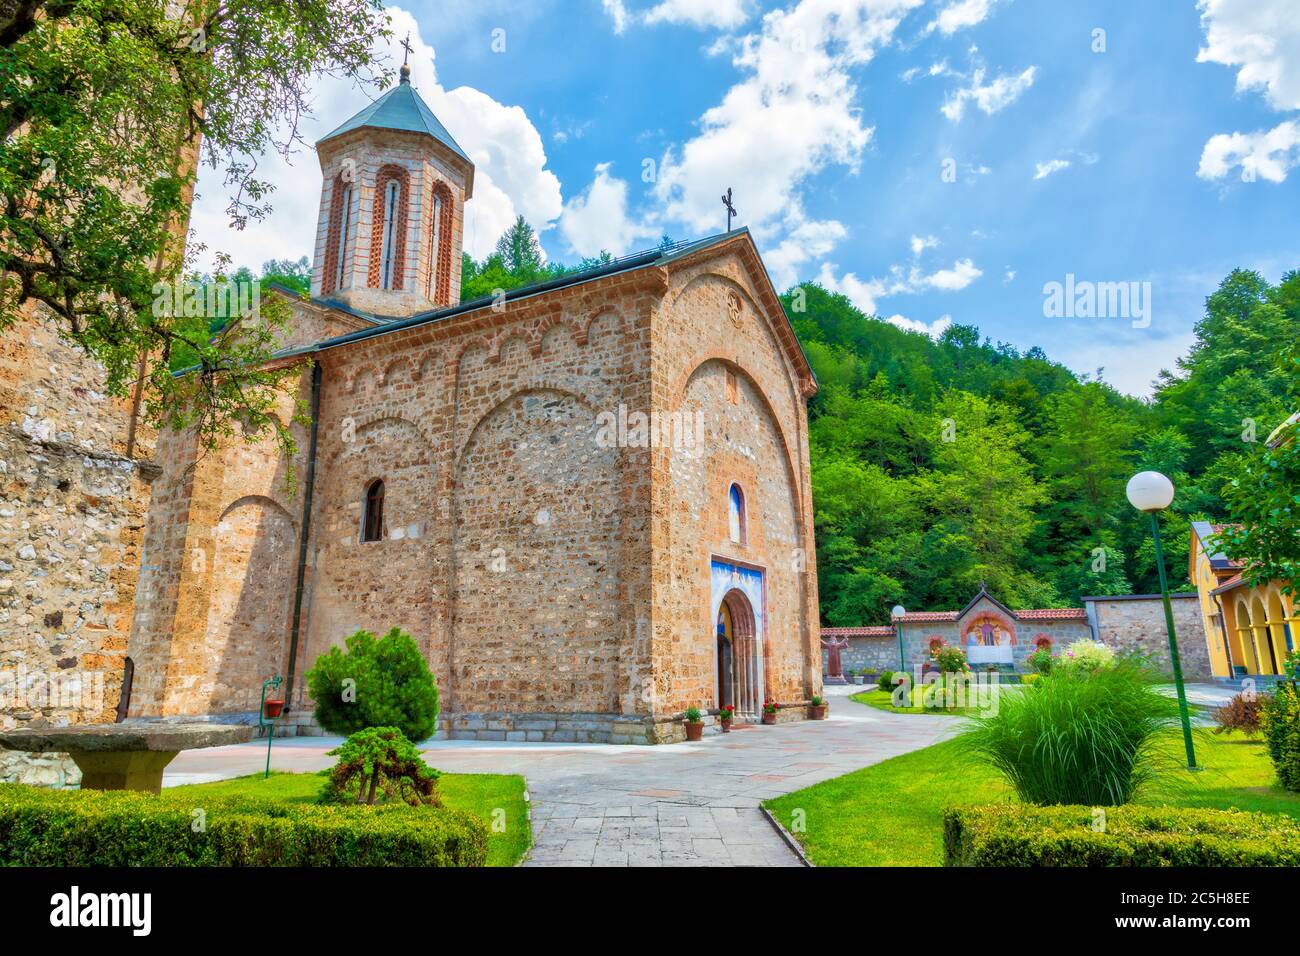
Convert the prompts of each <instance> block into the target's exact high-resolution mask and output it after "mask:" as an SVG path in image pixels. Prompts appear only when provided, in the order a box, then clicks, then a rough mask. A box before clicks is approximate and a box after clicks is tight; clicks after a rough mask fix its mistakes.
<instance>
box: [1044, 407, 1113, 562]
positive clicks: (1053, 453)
mask: <svg viewBox="0 0 1300 956" xmlns="http://www.w3.org/2000/svg"><path fill="white" fill-rule="evenodd" d="M1135 432H1136V428H1135V426H1134V422H1133V421H1132V419H1130V418H1129V417H1128V416H1127V415H1126V414H1125V413H1124V412H1123V411H1122V410H1121V409H1119V408H1118V407H1116V404H1115V403H1114V401H1113V392H1112V391H1111V390H1110V389H1109V388H1107V387H1106V386H1105V385H1103V384H1101V383H1100V382H1088V383H1087V384H1084V385H1082V386H1080V387H1079V388H1077V389H1072V390H1069V391H1065V392H1061V393H1060V394H1058V395H1056V396H1054V397H1053V398H1052V399H1051V400H1050V402H1049V409H1048V430H1047V434H1046V435H1045V436H1044V438H1043V441H1042V443H1041V446H1040V448H1041V450H1040V453H1039V459H1040V463H1041V465H1042V469H1043V472H1044V474H1045V475H1046V476H1047V479H1048V482H1049V485H1050V489H1049V493H1050V496H1051V499H1052V501H1053V505H1052V507H1051V508H1049V509H1048V511H1049V515H1050V520H1051V521H1052V522H1053V524H1055V526H1056V527H1057V528H1058V529H1059V532H1060V533H1063V534H1064V535H1066V536H1067V537H1069V538H1071V539H1077V538H1080V537H1083V538H1087V537H1094V536H1096V535H1097V534H1098V533H1100V532H1102V531H1104V530H1108V529H1113V528H1114V527H1115V526H1116V524H1117V523H1118V521H1119V518H1120V516H1121V515H1122V514H1123V513H1124V512H1123V509H1125V508H1127V507H1128V504H1127V502H1126V500H1125V497H1124V485H1125V482H1126V481H1127V480H1128V478H1129V477H1130V474H1131V471H1132V464H1131V461H1132V445H1133V439H1134V435H1135Z"/></svg>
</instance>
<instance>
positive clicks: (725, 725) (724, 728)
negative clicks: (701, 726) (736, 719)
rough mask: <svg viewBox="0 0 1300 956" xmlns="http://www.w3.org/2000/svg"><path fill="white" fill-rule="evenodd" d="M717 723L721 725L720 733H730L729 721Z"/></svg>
mask: <svg viewBox="0 0 1300 956" xmlns="http://www.w3.org/2000/svg"><path fill="white" fill-rule="evenodd" d="M718 723H720V724H721V725H722V732H723V733H724V734H729V733H731V721H729V720H720V721H718Z"/></svg>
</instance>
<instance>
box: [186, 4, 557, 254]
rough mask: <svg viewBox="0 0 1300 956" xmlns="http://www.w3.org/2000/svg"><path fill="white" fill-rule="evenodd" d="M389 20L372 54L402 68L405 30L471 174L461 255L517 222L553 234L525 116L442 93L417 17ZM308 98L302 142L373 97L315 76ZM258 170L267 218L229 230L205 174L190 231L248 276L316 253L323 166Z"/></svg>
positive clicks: (394, 12)
mask: <svg viewBox="0 0 1300 956" xmlns="http://www.w3.org/2000/svg"><path fill="white" fill-rule="evenodd" d="M387 12H388V14H389V15H390V16H391V17H392V31H393V33H392V37H391V39H390V40H389V42H388V45H387V47H385V48H383V49H381V50H380V51H378V52H380V53H383V54H386V55H387V56H388V57H389V62H390V63H400V62H401V60H402V53H403V51H402V49H401V48H400V46H399V42H400V39H401V38H402V37H404V36H405V35H406V32H407V30H409V31H410V32H411V44H412V54H411V74H412V75H411V81H412V83H414V85H415V88H416V90H417V91H418V92H419V94H420V96H422V97H423V98H424V101H425V102H426V103H428V105H429V108H430V109H432V110H433V112H434V113H435V114H436V115H437V117H438V118H439V119H440V120H441V121H442V123H443V125H445V126H446V127H447V129H448V130H450V131H451V134H452V136H454V137H455V139H456V142H457V143H459V144H460V146H461V148H462V149H463V150H464V151H465V153H466V154H467V155H468V156H469V157H470V159H472V160H473V161H474V164H475V166H476V170H475V176H474V198H473V199H471V200H470V201H469V203H467V204H466V206H465V251H466V252H469V253H470V254H471V255H474V256H476V257H482V256H484V255H486V254H487V253H489V252H490V251H491V250H492V248H493V247H494V246H495V245H496V241H497V238H498V237H499V236H500V235H501V233H502V232H504V231H505V229H506V228H507V227H508V226H509V225H510V224H511V223H512V222H513V221H514V219H515V217H516V216H517V215H522V216H523V217H524V218H525V219H527V220H528V221H529V223H531V224H532V225H533V227H534V228H536V229H538V230H543V229H546V228H549V227H550V226H551V225H552V224H553V222H554V220H555V219H556V217H558V216H559V215H560V212H561V210H562V208H563V201H562V199H561V195H560V181H559V180H558V179H557V178H556V176H555V174H554V173H552V172H551V171H550V170H548V169H547V168H546V162H547V160H546V151H545V149H544V147H543V145H542V138H541V136H540V135H539V134H538V132H537V129H536V128H535V127H534V126H533V124H532V121H531V120H529V118H528V116H527V114H526V113H524V111H523V110H522V109H521V108H520V107H518V106H506V105H504V104H502V103H498V102H497V101H496V100H494V99H492V97H490V96H488V95H487V94H486V93H483V92H481V91H479V90H476V89H474V88H472V87H468V86H461V87H457V88H455V89H451V90H449V89H446V88H445V87H443V86H442V85H441V84H440V83H439V82H438V76H437V70H436V68H435V65H434V59H435V53H434V49H433V47H431V46H429V45H428V44H426V43H425V42H424V41H423V40H422V39H421V36H420V27H419V24H418V23H417V22H416V20H415V18H414V17H413V16H412V15H411V14H410V13H408V12H407V11H405V10H403V9H402V8H400V7H389V8H387ZM312 93H313V104H314V112H313V115H312V116H311V117H309V118H306V119H305V120H304V121H303V122H302V124H301V132H302V134H303V138H304V139H305V140H306V141H307V142H308V143H314V142H315V140H316V139H318V138H320V137H321V136H324V135H325V134H327V133H328V132H330V131H331V130H332V129H334V128H335V127H336V126H338V125H340V124H341V123H343V122H344V121H345V120H346V119H348V117H350V116H352V115H353V114H355V113H357V112H358V111H360V110H361V109H362V108H363V107H364V106H365V105H366V103H367V101H368V98H369V97H373V96H374V95H375V93H374V90H373V89H370V90H367V91H365V92H362V91H361V90H359V89H358V88H357V87H356V85H355V84H353V83H351V82H349V81H347V80H343V79H338V78H334V77H322V78H320V79H319V80H318V82H317V85H316V87H315V89H314V90H313V91H312ZM258 162H259V167H258V174H259V176H260V177H262V178H264V179H266V180H267V181H269V182H270V183H272V184H273V185H274V187H275V191H274V192H273V193H272V195H271V197H270V199H271V202H272V204H273V205H274V212H273V213H272V214H271V216H270V217H269V218H268V219H267V220H265V221H263V222H260V223H252V224H250V226H249V227H248V228H247V229H245V230H243V231H242V232H240V231H236V230H232V229H230V227H229V224H228V221H227V218H226V216H225V206H226V202H227V199H226V196H225V192H224V190H223V189H222V188H221V173H220V171H216V170H212V169H210V168H208V167H204V168H203V170H202V171H201V175H200V179H199V193H200V198H199V199H198V200H197V201H196V202H195V204H194V210H193V216H192V223H191V224H192V227H193V231H194V233H195V236H196V238H197V239H198V240H199V241H200V242H203V243H206V244H207V246H208V247H209V249H210V250H211V251H228V252H231V253H232V254H233V255H235V260H236V261H235V264H236V265H248V266H250V267H252V268H254V269H256V268H257V267H259V266H261V264H262V262H264V261H265V260H267V259H271V258H294V259H296V258H298V257H299V256H302V255H311V254H312V250H313V248H314V246H315V238H316V220H317V216H318V213H319V209H320V190H321V180H320V167H319V164H318V163H317V161H316V157H315V155H314V154H313V152H312V151H311V150H301V151H299V152H298V153H297V154H295V155H294V157H293V164H292V165H290V164H289V163H288V162H286V161H285V160H284V159H283V157H281V156H279V155H278V154H272V155H269V156H263V157H261V158H260V159H259V161H258ZM199 265H200V266H201V267H205V266H206V264H205V263H200V264H199Z"/></svg>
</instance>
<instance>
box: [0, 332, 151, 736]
mask: <svg viewBox="0 0 1300 956" xmlns="http://www.w3.org/2000/svg"><path fill="white" fill-rule="evenodd" d="M102 382H103V373H102V369H101V368H100V367H99V366H98V365H97V364H96V363H94V362H92V361H90V360H89V359H88V358H87V356H86V355H85V354H84V353H82V352H81V351H80V350H78V349H76V348H74V347H72V346H69V345H67V344H65V343H63V342H62V341H60V340H59V339H58V337H57V335H56V334H55V333H54V331H53V329H52V328H51V327H50V326H49V325H48V324H45V323H43V322H38V321H36V320H35V319H29V320H26V321H23V322H20V323H18V324H17V325H15V326H13V327H12V328H10V329H8V330H6V331H5V333H4V335H3V336H2V337H0V726H3V727H14V726H22V725H24V724H27V723H29V722H32V721H45V722H49V723H53V724H75V723H88V722H100V721H108V720H112V719H113V716H114V712H115V710H116V707H117V702H118V696H119V692H120V688H121V681H122V671H123V659H124V657H125V656H126V646H127V635H128V632H129V628H130V622H131V611H132V599H133V596H134V591H135V584H136V579H137V575H138V568H139V560H140V541H141V537H142V534H143V528H144V517H145V512H146V509H147V507H148V502H149V483H150V479H151V478H152V477H153V474H154V470H153V468H152V466H151V464H150V463H149V461H148V454H149V452H150V451H151V449H152V445H153V439H154V436H153V435H152V433H151V432H150V431H149V430H148V429H147V428H144V427H141V428H139V429H138V430H137V434H136V440H135V446H134V449H133V457H127V456H126V451H127V443H128V431H129V419H130V411H131V405H130V402H129V401H126V400H121V399H113V398H109V397H108V396H106V395H104V394H103V392H102Z"/></svg>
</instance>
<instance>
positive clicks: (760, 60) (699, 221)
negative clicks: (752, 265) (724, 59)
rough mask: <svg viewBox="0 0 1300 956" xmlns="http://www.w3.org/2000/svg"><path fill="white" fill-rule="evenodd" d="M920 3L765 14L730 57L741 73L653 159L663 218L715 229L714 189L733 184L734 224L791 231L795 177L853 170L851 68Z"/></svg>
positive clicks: (886, 0) (862, 0) (864, 3)
mask: <svg viewBox="0 0 1300 956" xmlns="http://www.w3.org/2000/svg"><path fill="white" fill-rule="evenodd" d="M920 2H921V0H802V2H800V3H798V4H797V5H795V6H794V7H792V8H790V9H788V10H773V11H771V12H770V13H768V14H766V15H765V16H764V17H763V21H762V27H761V29H760V30H758V31H757V32H755V33H752V34H750V35H748V36H745V37H743V38H742V39H740V40H739V41H738V42H737V43H736V44H735V47H734V50H735V52H734V53H733V59H732V62H733V63H734V65H735V66H736V67H737V68H738V69H740V70H742V71H744V72H745V73H746V74H748V75H747V76H745V78H744V79H742V80H741V81H740V82H739V83H737V84H735V85H734V86H732V87H731V89H730V90H728V91H727V93H726V94H725V95H724V96H723V98H722V101H721V102H720V103H719V104H718V105H717V106H715V107H713V108H711V109H709V110H707V111H706V112H705V113H704V114H703V116H701V117H700V121H699V129H700V132H699V133H698V135H696V136H695V137H694V138H693V139H691V140H690V141H688V142H687V143H685V144H684V145H683V146H681V147H679V148H675V149H670V150H669V151H668V152H667V153H666V154H665V156H664V157H663V160H662V162H661V163H660V169H659V177H658V181H657V183H656V184H655V189H654V195H655V198H656V199H658V200H659V201H660V202H661V203H662V204H663V209H664V216H665V218H667V219H669V220H672V221H675V222H680V223H682V224H684V226H685V227H686V228H687V229H688V230H690V231H694V232H714V231H717V229H718V227H719V225H720V224H721V221H722V220H721V216H720V213H721V206H720V204H719V202H718V196H719V195H720V194H721V193H722V192H723V191H725V190H726V188H727V187H728V186H732V187H734V188H735V192H736V205H737V207H738V209H739V210H740V213H741V220H740V221H741V222H742V223H745V224H748V225H749V226H750V227H751V228H752V229H754V230H755V231H756V232H757V233H759V234H760V235H764V234H766V235H771V234H779V233H780V232H781V231H786V232H789V231H792V230H794V229H797V228H798V226H799V225H800V224H801V222H802V217H801V214H800V213H799V210H800V208H801V202H800V188H801V186H802V184H803V182H804V181H805V180H806V179H807V178H808V177H810V176H813V175H815V174H816V173H817V172H819V171H820V170H822V169H823V168H825V167H826V166H827V165H829V164H832V163H836V164H841V165H844V166H848V167H849V168H850V169H854V168H856V165H857V162H858V160H859V158H860V157H861V154H862V151H863V150H864V149H865V148H866V146H867V143H868V142H869V141H870V139H871V135H872V132H873V130H872V128H871V127H869V126H867V125H866V124H865V123H864V122H863V119H862V116H861V113H860V111H859V110H858V108H857V106H856V104H855V99H856V93H857V90H856V87H855V85H854V83H853V79H852V77H851V75H850V71H851V70H852V69H853V68H855V67H860V66H862V65H864V64H866V63H867V62H869V61H870V60H871V59H872V57H873V56H874V54H875V52H876V50H877V49H879V48H880V47H881V46H882V45H883V44H885V43H887V42H889V40H890V39H891V38H892V37H893V35H894V32H895V29H896V28H897V26H898V24H899V22H900V21H901V20H902V18H903V17H904V16H905V15H906V14H907V13H908V12H909V11H910V10H912V9H913V8H915V7H916V6H918V5H919V4H920Z"/></svg>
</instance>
